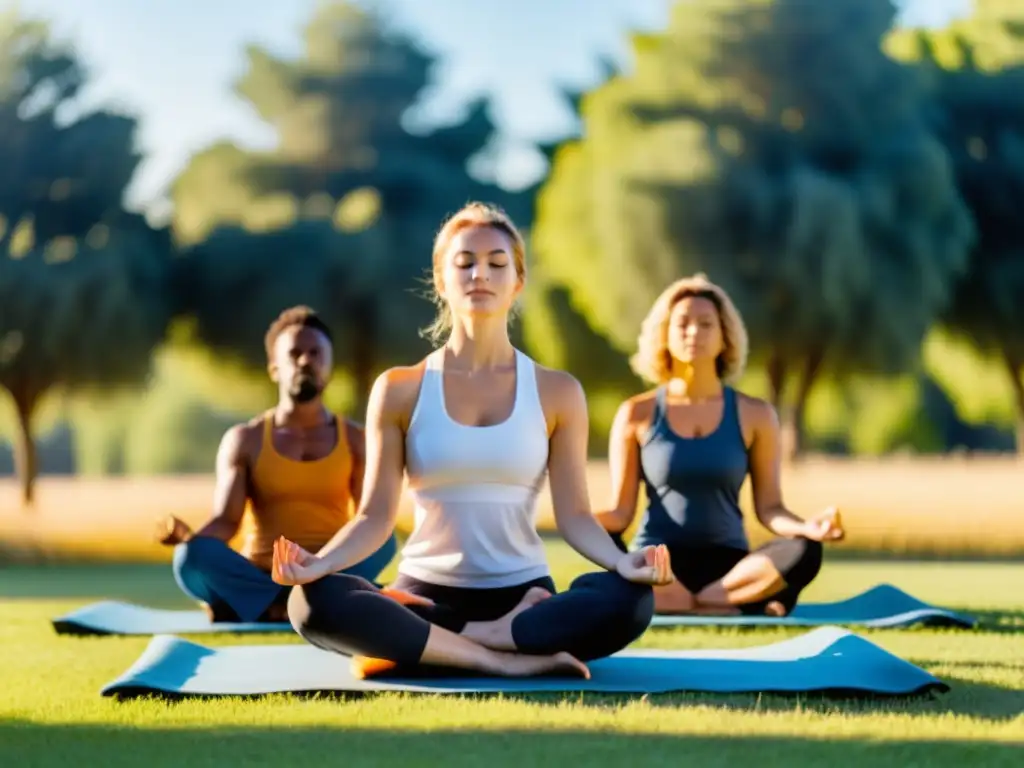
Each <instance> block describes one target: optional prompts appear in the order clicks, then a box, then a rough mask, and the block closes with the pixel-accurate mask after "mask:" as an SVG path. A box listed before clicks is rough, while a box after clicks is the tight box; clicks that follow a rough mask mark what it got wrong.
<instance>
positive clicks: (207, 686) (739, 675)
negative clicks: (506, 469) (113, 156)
mask: <svg viewBox="0 0 1024 768" xmlns="http://www.w3.org/2000/svg"><path fill="white" fill-rule="evenodd" d="M588 666H589V667H590V671H591V676H592V677H591V679H590V680H583V679H580V678H567V677H553V676H552V677H534V678H515V679H512V678H503V677H489V676H459V673H458V671H455V670H453V673H452V677H451V678H440V679H439V678H437V677H433V676H432V677H429V678H427V677H424V678H419V679H408V678H407V679H401V678H376V679H372V680H360V679H358V678H355V677H353V676H352V674H351V673H350V671H349V663H348V659H347V658H346V657H343V656H339V655H336V654H333V653H330V652H328V651H323V650H320V649H318V648H315V647H313V646H311V645H308V644H305V643H302V644H299V643H289V644H285V645H249V646H226V647H223V648H208V647H206V646H203V645H200V644H198V643H194V642H190V641H188V640H183V639H181V638H179V637H173V636H168V635H161V636H158V637H154V638H153V639H152V640H150V643H149V646H148V647H147V648H146V650H145V651H144V652H143V654H142V656H140V657H139V659H138V661H136V662H135V664H134V665H132V667H131V668H130V669H128V670H127V671H126V672H125V673H124V674H123V675H122V676H121V677H119V678H118V679H116V680H114V681H113V682H111V683H109V684H108V685H106V686H104V687H103V689H102V691H101V693H102V695H103V696H111V697H116V698H130V697H133V696H145V695H153V694H156V695H169V696H175V697H189V696H258V695H267V694H272V693H331V692H351V693H363V694H365V693H370V692H386V691H399V692H405V693H426V694H438V693H499V692H522V693H536V692H583V691H591V692H595V693H625V694H644V693H672V692H678V691H704V692H713V693H784V692H786V693H797V692H832V693H845V694H847V695H849V694H872V695H912V694H920V693H923V692H926V691H930V690H938V691H947V690H949V687H948V686H947V685H946V684H945V683H943V682H942V681H941V680H939V679H938V678H936V677H934V676H933V675H931V674H930V673H928V672H927V671H925V670H923V669H921V668H919V667H916V666H914V665H913V664H911V663H909V662H907V661H905V660H903V659H901V658H899V657H897V656H894V655H892V654H891V653H889V652H888V651H885V650H884V649H882V648H880V647H879V646H877V645H875V644H874V643H871V642H870V641H868V640H865V639H864V638H862V637H858V636H857V635H854V634H852V633H850V632H848V631H847V630H844V629H840V628H839V627H822V628H819V629H816V630H812V631H810V632H808V633H806V634H804V635H802V636H800V637H796V638H791V639H788V640H784V641H782V642H778V643H774V644H771V645H766V646H761V647H757V648H744V649H735V650H699V651H652V650H629V651H623V652H621V653H618V654H616V655H615V656H611V657H609V658H605V659H599V660H598V661H594V662H591V663H590V664H589V665H588Z"/></svg>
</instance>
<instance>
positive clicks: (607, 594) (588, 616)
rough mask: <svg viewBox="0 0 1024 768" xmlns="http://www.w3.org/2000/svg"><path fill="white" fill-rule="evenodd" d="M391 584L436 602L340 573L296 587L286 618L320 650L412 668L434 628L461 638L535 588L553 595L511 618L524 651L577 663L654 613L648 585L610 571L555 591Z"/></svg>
mask: <svg viewBox="0 0 1024 768" xmlns="http://www.w3.org/2000/svg"><path fill="white" fill-rule="evenodd" d="M392 586H393V587H394V588H395V589H400V590H404V591H406V592H410V593H413V594H417V595H420V596H422V597H427V598H430V599H431V600H433V601H434V603H435V605H433V606H420V605H410V606H405V605H401V604H400V603H398V602H397V601H395V600H394V599H392V598H390V597H388V596H386V595H382V594H381V593H380V590H379V589H378V588H377V587H376V586H374V585H373V584H371V583H370V582H368V581H366V580H365V579H362V578H360V577H358V576H347V575H341V574H335V575H332V576H327V577H325V578H322V579H319V580H317V581H314V582H311V583H309V584H305V585H303V586H300V587H295V588H294V589H292V592H291V596H290V597H289V600H288V616H289V618H290V620H291V622H292V626H294V627H295V630H296V631H297V632H298V633H299V634H300V635H301V636H302V637H303V638H305V640H306V641H308V642H309V643H310V644H311V645H315V646H317V647H318V648H323V649H324V650H328V651H334V652H335V653H341V654H345V655H347V656H356V655H361V656H369V657H372V658H376V659H385V660H387V661H391V662H394V663H396V664H398V665H400V666H402V667H412V666H415V665H417V664H418V663H419V660H420V657H421V656H422V655H423V650H424V648H426V645H427V636H428V635H429V633H430V625H431V624H435V625H437V626H439V627H444V628H445V629H448V630H451V631H452V632H456V633H458V632H461V631H462V629H463V628H464V627H465V625H466V624H467V623H468V622H471V621H493V620H495V619H498V618H500V617H501V616H504V615H505V614H506V613H508V612H509V611H511V610H512V609H513V608H514V607H515V606H516V605H518V604H519V602H520V601H521V600H522V598H523V595H525V594H526V592H527V590H529V589H530V588H531V587H538V586H539V587H543V588H544V589H546V590H548V591H549V592H551V593H552V595H553V596H552V597H550V598H547V599H545V600H542V601H541V602H540V603H538V604H536V605H534V606H531V607H530V608H527V609H526V610H525V611H523V612H522V613H520V614H518V615H517V616H516V617H515V619H514V620H513V622H512V638H513V641H514V642H515V645H516V650H517V651H518V652H519V653H524V654H533V655H549V654H554V653H558V652H563V651H565V652H568V653H570V654H572V655H573V656H575V657H576V658H577V659H579V660H580V661H588V660H592V659H598V658H602V657H605V656H610V655H611V654H613V653H615V652H616V651H619V650H622V649H623V648H625V647H626V646H627V645H629V644H630V643H632V642H633V641H634V640H636V639H637V638H638V637H640V635H642V634H643V633H644V631H645V630H646V629H647V627H648V625H649V624H650V622H651V618H652V617H653V615H654V593H653V591H652V589H651V587H650V586H646V585H643V584H634V583H632V582H629V581H626V580H625V579H624V578H622V577H621V576H619V575H618V574H617V573H611V572H608V571H601V572H597V573H588V574H585V575H583V576H580V577H578V578H577V579H576V580H575V581H573V583H572V584H571V585H570V587H569V589H567V590H566V591H565V592H561V593H557V594H555V585H554V582H553V581H551V579H549V578H544V579H537V580H535V581H531V582H528V583H525V584H519V585H517V586H514V587H504V588H500V589H465V588H456V587H441V586H437V585H433V584H427V583H425V582H422V581H418V580H415V579H410V578H408V577H400V578H399V579H398V580H397V581H396V582H395V583H394V584H393V585H392Z"/></svg>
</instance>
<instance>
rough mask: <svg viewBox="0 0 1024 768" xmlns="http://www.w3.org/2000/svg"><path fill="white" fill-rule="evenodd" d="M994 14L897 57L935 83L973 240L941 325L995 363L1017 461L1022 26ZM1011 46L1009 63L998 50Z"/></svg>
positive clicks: (1023, 241) (1022, 250)
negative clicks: (1013, 418) (994, 55)
mask: <svg viewBox="0 0 1024 768" xmlns="http://www.w3.org/2000/svg"><path fill="white" fill-rule="evenodd" d="M997 10H998V8H994V7H993V4H992V3H988V4H984V5H983V7H982V8H981V9H980V11H981V14H982V15H981V17H980V19H977V20H967V21H966V22H964V23H962V24H960V25H958V26H955V27H952V28H950V29H945V30H939V31H936V32H930V31H920V30H915V31H913V32H908V33H906V34H905V35H904V37H903V40H902V41H900V49H901V51H902V53H903V55H905V56H906V58H907V59H908V60H911V61H916V62H918V64H919V66H920V67H922V68H923V69H924V71H926V72H927V73H928V74H929V76H930V77H931V78H932V80H933V82H934V85H935V95H934V101H933V109H932V110H931V113H930V114H931V116H932V121H933V123H934V125H935V130H936V132H937V133H938V135H939V136H940V137H941V138H942V140H943V142H944V143H945V146H946V149H947V151H948V152H949V154H950V156H951V157H952V158H953V164H954V169H955V174H956V180H957V185H958V188H959V190H960V193H961V194H962V195H963V197H964V199H965V201H966V203H967V205H968V207H969V208H970V210H971V213H972V215H973V217H974V220H975V222H976V225H977V228H978V232H979V237H978V240H977V242H976V244H975V247H974V248H973V249H972V252H971V259H970V264H969V270H968V272H967V274H966V275H965V276H964V277H963V279H962V280H960V281H959V282H958V284H957V290H956V293H955V296H954V301H953V303H952V305H951V306H950V307H949V309H948V311H947V312H946V313H945V314H944V317H943V320H944V323H945V325H946V326H947V327H948V328H949V330H950V331H952V332H953V333H955V334H959V335H962V336H966V337H967V338H968V339H970V341H971V342H972V343H973V344H974V345H975V346H976V347H978V348H979V349H980V350H981V351H982V352H984V353H986V354H989V355H991V356H993V357H995V358H996V359H998V360H1000V361H1001V363H1002V365H1003V366H1004V368H1005V370H1006V373H1007V376H1008V380H1009V382H1010V387H1011V391H1012V392H1013V396H1014V404H1015V408H1016V412H1017V422H1018V426H1017V447H1018V452H1019V453H1021V454H1024V302H1022V301H1021V296H1024V231H1022V229H1021V226H1020V212H1019V201H1020V200H1021V199H1022V197H1024V35H1022V33H1024V24H1021V23H1019V24H1013V23H1011V21H1012V17H1011V18H1010V19H1009V20H1008V19H1007V17H1004V18H1003V23H997V22H998V21H999V20H998V19H994V18H993V17H992V15H991V14H992V13H993V12H995V11H997ZM1007 10H1008V9H1007ZM986 11H987V12H988V13H986ZM1017 13H1018V21H1019V22H1024V14H1020V11H1019V10H1017ZM1013 40H1016V51H1015V52H1016V55H1015V56H1014V55H1013V54H1014V48H1013V47H1012V46H1011V45H1007V44H1006V42H1007V41H1013ZM999 41H1002V43H1003V44H1001V45H1000V44H999ZM990 47H991V48H992V49H994V50H997V51H1002V52H1004V54H1005V57H1006V59H1005V61H1015V62H1019V63H1012V64H1011V63H1000V62H997V61H992V60H991V53H990V52H989V54H988V55H989V62H988V66H985V65H984V64H982V63H981V62H980V61H979V53H980V52H981V51H983V50H984V51H988V49H989V48H990Z"/></svg>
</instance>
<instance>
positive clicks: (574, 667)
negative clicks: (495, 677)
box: [490, 653, 590, 680]
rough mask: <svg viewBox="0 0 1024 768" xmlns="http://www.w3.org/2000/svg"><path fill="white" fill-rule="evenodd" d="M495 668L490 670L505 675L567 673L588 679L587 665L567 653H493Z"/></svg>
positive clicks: (521, 675)
mask: <svg viewBox="0 0 1024 768" xmlns="http://www.w3.org/2000/svg"><path fill="white" fill-rule="evenodd" d="M495 659H496V662H497V664H496V668H495V669H493V670H490V671H492V672H494V673H495V674H499V675H503V676H505V677H537V676H539V675H568V676H570V677H582V678H583V679H584V680H589V679H590V670H589V669H588V668H587V665H586V664H584V663H583V662H582V661H580V660H579V659H577V658H576V657H575V656H572V655H571V654H568V653H556V654H553V655H551V656H528V655H526V654H522V653H497V654H495Z"/></svg>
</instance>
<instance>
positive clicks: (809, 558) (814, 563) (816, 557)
mask: <svg viewBox="0 0 1024 768" xmlns="http://www.w3.org/2000/svg"><path fill="white" fill-rule="evenodd" d="M797 541H798V542H799V543H800V545H801V548H802V549H801V552H800V556H799V557H798V558H797V560H796V563H795V564H794V565H793V567H792V568H791V569H790V570H789V572H788V573H786V574H785V575H784V578H785V580H786V583H787V584H789V585H790V586H794V587H799V588H800V589H803V588H804V587H806V586H807V585H808V584H810V583H811V582H812V581H814V579H816V578H817V577H818V574H819V573H820V572H821V565H822V561H823V559H824V554H825V548H824V546H822V543H821V542H820V541H812V540H811V539H804V538H800V539H797Z"/></svg>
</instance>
